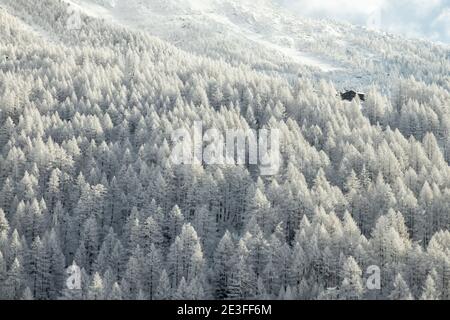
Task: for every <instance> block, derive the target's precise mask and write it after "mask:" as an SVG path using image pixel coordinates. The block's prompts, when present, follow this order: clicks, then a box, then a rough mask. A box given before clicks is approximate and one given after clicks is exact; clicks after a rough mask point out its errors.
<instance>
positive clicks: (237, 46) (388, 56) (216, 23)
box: [66, 0, 450, 89]
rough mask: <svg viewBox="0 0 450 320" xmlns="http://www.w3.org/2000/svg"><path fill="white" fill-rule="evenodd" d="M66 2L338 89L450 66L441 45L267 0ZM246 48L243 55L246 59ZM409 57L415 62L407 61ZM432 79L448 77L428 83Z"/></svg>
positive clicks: (195, 48) (183, 44) (193, 47)
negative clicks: (311, 16) (310, 15)
mask: <svg viewBox="0 0 450 320" xmlns="http://www.w3.org/2000/svg"><path fill="white" fill-rule="evenodd" d="M66 1H68V2H70V3H72V4H73V3H75V4H77V5H78V6H79V7H81V8H82V9H83V11H84V12H85V13H87V14H92V15H95V16H97V17H98V16H101V17H102V18H105V19H108V20H110V21H113V22H115V23H119V24H121V25H124V26H128V27H133V28H135V29H138V30H145V31H147V32H149V33H151V34H153V35H156V36H158V37H161V38H162V39H164V40H167V41H169V42H171V43H172V44H175V45H176V46H178V47H180V48H182V49H185V50H188V51H191V52H195V53H198V54H202V55H208V56H210V57H213V58H220V59H223V58H225V59H226V60H227V61H229V62H232V63H235V64H239V63H246V64H250V65H252V66H253V67H254V68H255V69H260V70H265V71H268V72H273V71H275V72H280V73H283V74H293V75H297V74H302V73H304V72H308V71H305V70H304V67H305V66H306V67H308V68H309V67H310V68H312V69H311V70H312V72H313V73H318V74H319V77H322V78H326V79H331V80H333V81H334V82H335V84H336V85H337V86H338V87H339V88H340V89H343V88H345V87H347V88H350V87H357V88H359V89H363V88H365V87H367V86H369V85H371V84H377V85H379V86H382V87H388V86H390V84H391V83H392V82H393V81H394V82H395V81H396V79H397V78H398V77H399V76H402V77H409V76H411V75H413V76H415V77H417V78H420V77H422V75H423V74H427V73H429V72H430V71H431V72H430V73H434V74H442V72H441V70H449V69H450V61H449V58H448V52H449V49H448V48H446V47H440V46H437V45H433V44H431V43H427V42H423V41H418V40H404V39H401V38H400V37H397V36H393V35H390V34H386V33H382V32H377V31H371V30H367V29H366V28H362V27H356V26H352V25H349V24H343V23H335V22H330V21H312V20H307V19H304V18H299V17H298V16H295V15H292V14H291V13H289V12H287V11H286V10H284V9H283V8H282V7H280V6H279V5H277V2H274V1H271V0H261V1H249V0H244V1H242V0H241V1H236V0H220V1H219V0H206V1H200V0H183V1H181V0H169V1H167V0H164V1H163V0H129V1H125V0H115V1H113V2H110V3H109V4H107V5H105V4H104V0H66ZM243 50H246V51H247V52H248V54H247V58H246V59H243V58H242V54H241V51H243ZM223 51H225V52H226V53H227V54H223ZM429 51H433V54H437V55H438V56H437V57H438V59H437V60H438V61H439V63H438V64H440V65H438V66H436V65H432V64H435V63H436V62H437V61H430V59H429ZM408 55H410V56H412V57H413V58H414V61H405V56H408ZM411 63H414V64H415V65H416V66H415V69H414V70H408V66H409V65H410V64H411ZM442 63H444V64H443V65H442ZM441 68H443V69H441ZM436 69H438V72H436ZM432 70H433V71H432ZM425 80H427V79H425ZM437 81H439V82H441V83H445V82H446V81H448V80H446V79H441V78H440V79H430V80H429V82H437Z"/></svg>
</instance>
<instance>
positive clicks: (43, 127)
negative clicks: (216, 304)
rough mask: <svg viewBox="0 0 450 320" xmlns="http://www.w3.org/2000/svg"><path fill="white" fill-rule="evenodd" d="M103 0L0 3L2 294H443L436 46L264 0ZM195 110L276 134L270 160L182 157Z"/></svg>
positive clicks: (448, 235) (446, 223)
mask: <svg viewBox="0 0 450 320" xmlns="http://www.w3.org/2000/svg"><path fill="white" fill-rule="evenodd" d="M98 3H100V2H98V1H96V2H95V3H94V2H89V3H87V4H86V5H83V4H82V3H81V2H79V4H78V5H77V7H76V8H77V10H81V11H83V12H85V13H88V14H89V15H90V16H91V17H89V16H86V15H83V14H82V15H79V16H78V17H77V18H79V22H81V23H80V25H78V26H75V25H74V24H69V21H72V20H71V18H74V16H73V14H74V12H73V10H72V9H73V8H75V4H74V3H73V2H72V3H71V4H70V6H68V4H67V3H64V2H62V1H60V0H40V1H39V2H36V1H35V0H0V7H2V9H1V10H0V25H1V28H0V39H1V41H0V111H1V112H0V267H1V268H0V299H31V298H35V299H61V298H64V299H92V300H94V299H97V300H103V299H107V300H109V299H111V300H120V299H126V300H132V299H150V300H151V299H187V300H197V299H198V300H209V299H226V300H231V299H239V300H243V299H264V300H265V299H287V300H291V299H305V300H317V299H377V300H379V299H388V298H389V299H397V300H402V299H411V298H416V299H419V298H421V299H430V300H431V299H450V290H449V289H450V277H449V274H448V272H447V270H449V268H450V260H449V257H450V254H449V252H450V232H449V230H450V219H449V215H448V213H449V211H450V166H449V163H450V134H449V132H450V109H449V106H450V90H449V89H448V88H449V85H450V82H449V81H448V76H449V72H448V70H449V69H448V57H449V55H448V51H446V50H445V49H444V48H442V47H439V46H435V45H433V44H431V43H428V42H416V41H415V42H413V41H404V40H402V39H399V38H396V37H392V36H390V35H384V34H378V33H372V32H367V31H364V30H362V29H358V28H354V27H351V26H345V25H337V24H333V23H329V22H320V21H319V22H315V21H297V20H295V18H293V19H294V21H292V25H289V24H287V23H285V21H286V20H288V17H289V14H286V15H284V14H280V16H278V18H277V12H282V11H278V10H281V9H277V8H276V7H273V8H272V7H271V6H272V5H271V4H270V3H269V2H258V3H256V5H252V4H251V3H244V4H242V5H241V4H238V3H237V1H236V2H231V1H228V2H222V3H220V7H210V8H208V9H207V10H205V9H204V7H202V6H199V2H188V4H189V3H191V5H189V6H185V4H186V3H187V2H182V1H173V2H162V1H161V2H156V1H152V2H145V3H144V2H142V3H138V2H134V3H135V5H136V7H135V8H134V9H133V8H132V7H126V6H123V7H122V9H123V12H122V13H119V12H117V11H116V8H117V6H118V3H119V2H110V1H108V2H106V1H101V5H98ZM202 3H203V2H202ZM211 3H213V2H211ZM214 3H215V2H214ZM143 4H145V5H146V6H143ZM156 4H158V5H159V6H160V7H157V6H156ZM150 5H152V6H151V7H150V8H153V9H152V10H153V11H151V10H150V9H148V11H145V10H144V8H147V7H148V6H150ZM167 6H169V7H167ZM224 6H228V7H226V8H228V9H226V10H225V11H224V10H222V9H220V10H219V9H217V8H224ZM259 6H260V7H259ZM230 7H232V8H236V9H232V8H231V9H230ZM127 8H128V10H130V11H129V12H126V10H125V9H127ZM132 9H133V10H134V11H136V10H138V11H139V12H140V13H142V16H139V19H135V21H134V22H139V23H140V24H142V28H140V29H145V30H144V32H141V31H136V30H135V28H136V26H134V27H131V26H132V21H128V20H122V22H121V23H119V22H118V20H116V19H118V18H116V17H115V15H116V14H117V15H118V16H120V17H123V16H126V15H129V18H127V19H131V18H132V16H133V14H131V13H132V12H134V11H133V10H132ZM174 9H177V10H179V11H177V12H182V13H183V15H182V17H183V19H184V20H183V21H184V22H183V23H186V27H185V28H183V27H182V25H181V26H180V25H179V23H180V22H179V21H178V20H177V19H179V17H180V15H176V17H175V16H174V13H173V11H172V10H174ZM234 10H236V11H234ZM246 10H247V11H246ZM149 12H150V13H149ZM154 12H157V14H156V13H154ZM230 12H231V14H230ZM233 12H237V15H236V16H235V15H234V14H232V13H233ZM239 12H242V14H240V13H239ZM250 16H252V17H253V18H250V20H248V19H247V18H248V17H250ZM100 17H101V18H105V17H109V18H107V19H108V21H109V22H113V23H109V22H105V21H103V20H102V19H99V18H100ZM149 17H159V18H158V19H159V20H148V18H149ZM271 18H273V21H275V22H274V23H273V24H271V25H269V24H268V20H267V19H271ZM121 19H122V18H121ZM155 19H156V18H155ZM171 19H172V20H171ZM277 19H279V20H277ZM212 22H213V23H212ZM150 23H151V24H152V25H153V26H154V29H153V30H152V29H151V28H149V24H150ZM123 25H126V27H123ZM72 27H75V28H72ZM144 27H145V28H144ZM296 28H297V29H296ZM292 30H297V31H298V32H293V31H292ZM158 33H160V34H161V38H163V39H166V40H169V42H171V43H172V44H170V43H169V42H167V41H164V40H161V39H159V38H157V37H154V36H151V35H149V34H155V35H156V34H158ZM274 34H275V35H276V37H275V36H273V35H274ZM280 35H282V36H284V38H283V39H278V38H277V37H278V36H280ZM49 36H50V37H49ZM169 36H170V37H169ZM308 37H310V38H308ZM174 39H175V40H176V41H174ZM276 39H278V40H276ZM176 46H178V48H177V47H176ZM291 50H292V51H291ZM188 51H189V52H188ZM282 52H284V53H282ZM295 57H297V58H295ZM305 57H306V58H309V59H312V60H309V61H308V62H307V63H308V64H318V63H320V66H321V68H322V70H321V69H320V68H314V67H310V66H305V64H304V63H305ZM318 57H320V58H318ZM296 59H297V61H294V60H296ZM325 63H326V64H325ZM324 68H325V70H323V69H324ZM326 68H338V69H334V70H329V69H328V70H326ZM387 74H389V75H387ZM411 75H414V77H416V79H414V78H412V77H411V78H410V76H411ZM358 77H363V78H362V79H359V78H358ZM383 77H384V78H383ZM402 77H408V79H401V78H402ZM329 79H334V80H335V82H334V83H333V82H330V81H326V80H329ZM386 79H392V80H391V81H390V82H391V83H389V81H385V80H386ZM324 80H325V81H324ZM339 81H342V82H344V81H347V82H349V83H350V85H352V86H356V85H361V86H363V85H364V83H370V82H374V83H377V84H379V85H380V86H381V88H382V89H385V90H391V91H392V92H393V93H394V94H393V95H392V96H391V97H388V96H387V95H385V94H383V90H379V88H376V87H374V88H371V89H370V90H369V91H368V92H367V99H366V102H365V103H364V104H362V103H360V101H358V99H356V100H354V101H352V102H347V101H342V99H340V97H339V95H338V94H337V92H336V87H335V85H337V86H343V84H342V82H339ZM390 84H392V86H390ZM338 88H339V87H338ZM198 121H201V122H202V123H203V124H204V129H205V130H206V129H209V128H214V129H216V130H218V131H222V130H225V129H237V130H240V129H242V130H247V129H248V128H252V129H254V130H258V129H261V128H267V129H270V130H272V129H277V130H278V131H279V132H280V133H281V139H280V144H281V145H280V154H281V155H280V156H281V158H282V161H281V164H280V168H279V169H280V170H279V171H277V172H276V173H274V174H273V175H272V176H265V175H263V174H261V173H260V170H258V168H255V166H253V165H251V164H243V165H241V164H237V163H236V165H233V164H228V163H227V165H221V164H209V163H207V161H204V162H202V163H201V164H199V165H198V164H194V165H189V164H188V163H186V164H183V165H178V164H176V163H174V162H173V157H171V153H172V151H173V150H174V147H176V145H175V143H176V141H174V140H173V139H172V137H173V134H174V133H176V131H178V129H181V128H192V127H193V126H194V123H196V122H198ZM271 144H272V143H271ZM69 266H70V270H76V269H77V268H78V270H80V272H81V274H82V283H81V284H80V287H79V288H81V289H82V290H72V288H71V286H67V281H66V275H67V273H66V272H65V271H66V268H67V267H69ZM373 266H379V268H380V273H381V275H382V277H383V278H382V281H383V286H382V288H381V289H380V290H372V289H371V288H369V287H367V290H366V289H364V287H363V286H364V282H365V281H364V278H363V274H367V273H366V270H370V269H371V268H372V267H373ZM224 279H228V280H227V282H225V281H224ZM327 288H335V289H333V290H328V289H327Z"/></svg>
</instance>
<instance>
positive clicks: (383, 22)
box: [277, 0, 450, 43]
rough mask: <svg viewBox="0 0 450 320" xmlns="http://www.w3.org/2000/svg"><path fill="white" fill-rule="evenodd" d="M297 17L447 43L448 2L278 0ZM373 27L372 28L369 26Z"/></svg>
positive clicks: (414, 0) (415, 0)
mask: <svg viewBox="0 0 450 320" xmlns="http://www.w3.org/2000/svg"><path fill="white" fill-rule="evenodd" d="M277 1H278V2H279V3H281V4H282V5H284V6H286V7H288V8H289V9H291V10H295V11H296V12H297V13H298V14H300V15H303V16H306V17H313V18H325V19H334V20H342V21H348V22H351V23H354V24H359V25H367V23H368V21H373V17H374V16H376V17H377V19H376V21H377V23H378V27H379V28H380V29H384V30H387V31H390V32H394V33H400V34H403V35H406V36H414V37H423V38H428V39H430V40H434V41H441V42H446V43H450V34H449V33H450V22H449V21H450V0H364V1H357V0H277ZM372 26H373V25H372Z"/></svg>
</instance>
